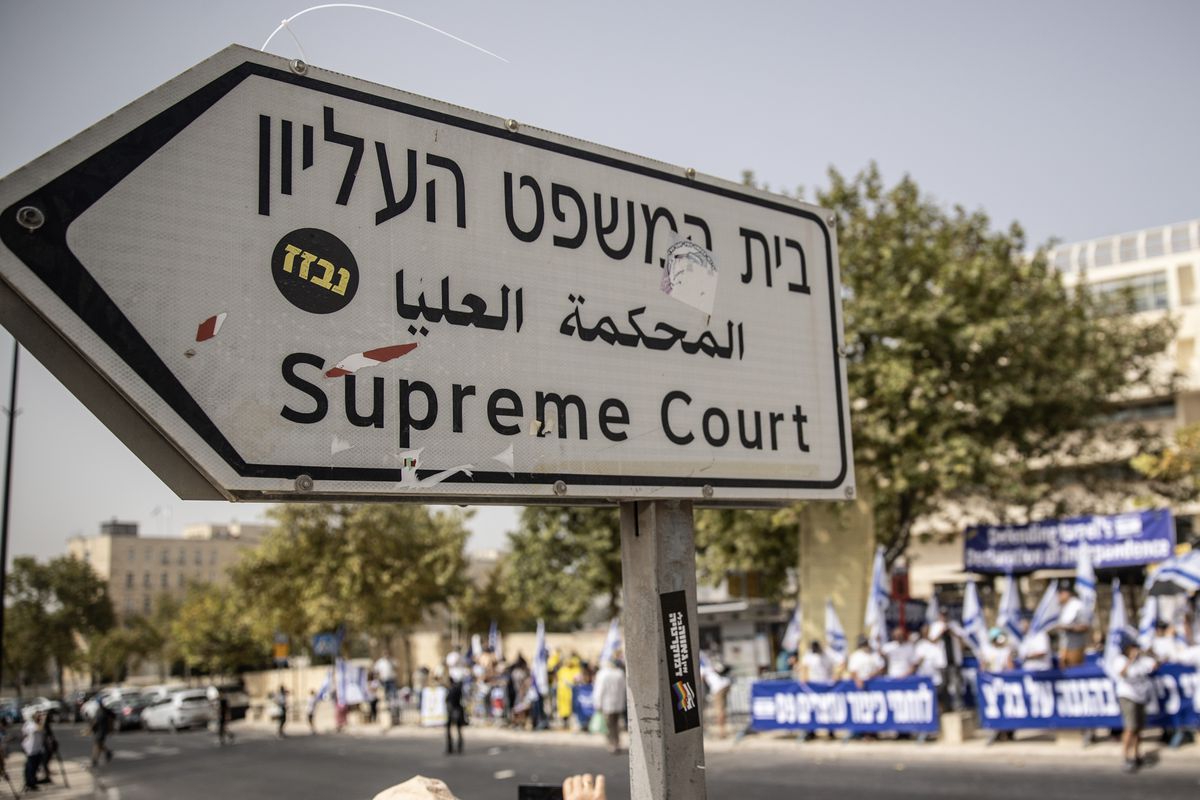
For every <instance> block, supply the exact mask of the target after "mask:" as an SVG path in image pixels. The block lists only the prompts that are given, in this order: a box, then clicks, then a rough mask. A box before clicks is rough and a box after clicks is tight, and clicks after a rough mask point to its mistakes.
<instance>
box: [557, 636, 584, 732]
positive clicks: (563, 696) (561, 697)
mask: <svg viewBox="0 0 1200 800" xmlns="http://www.w3.org/2000/svg"><path fill="white" fill-rule="evenodd" d="M582 674H583V664H582V662H581V661H580V660H579V654H578V653H575V652H573V651H572V653H571V655H570V656H568V657H567V659H566V660H565V661H564V662H563V663H562V664H561V665H560V666H559V668H558V686H557V700H558V702H557V705H558V718H559V719H560V720H561V721H562V726H563V728H564V729H567V728H570V727H571V710H572V709H571V705H572V703H573V702H574V699H575V681H576V680H577V679H578V678H579V676H580V675H582Z"/></svg>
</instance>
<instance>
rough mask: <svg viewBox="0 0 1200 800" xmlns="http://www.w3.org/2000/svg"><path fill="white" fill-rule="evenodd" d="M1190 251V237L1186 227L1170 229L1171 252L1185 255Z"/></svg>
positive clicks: (1177, 226) (1180, 226)
mask: <svg viewBox="0 0 1200 800" xmlns="http://www.w3.org/2000/svg"><path fill="white" fill-rule="evenodd" d="M1191 249H1192V235H1191V231H1189V230H1188V226H1187V225H1186V224H1184V225H1176V226H1175V227H1173V228H1171V252H1172V253H1186V252H1187V251H1189V250H1191Z"/></svg>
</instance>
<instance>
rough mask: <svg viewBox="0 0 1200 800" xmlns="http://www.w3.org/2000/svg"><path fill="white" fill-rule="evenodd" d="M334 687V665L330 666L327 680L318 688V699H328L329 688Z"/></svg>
mask: <svg viewBox="0 0 1200 800" xmlns="http://www.w3.org/2000/svg"><path fill="white" fill-rule="evenodd" d="M332 688H333V667H330V668H329V674H328V675H326V676H325V681H324V682H323V683H322V684H321V688H320V689H318V690H317V699H318V700H328V699H329V690H330V689H332Z"/></svg>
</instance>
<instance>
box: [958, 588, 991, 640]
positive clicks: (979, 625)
mask: <svg viewBox="0 0 1200 800" xmlns="http://www.w3.org/2000/svg"><path fill="white" fill-rule="evenodd" d="M962 629H963V634H964V636H965V638H966V640H967V644H969V645H970V646H971V649H972V650H974V651H975V652H976V653H979V652H980V648H981V647H982V646H983V643H984V642H985V641H987V624H986V623H984V621H983V609H982V608H980V606H979V591H978V590H977V589H976V588H975V581H967V589H966V592H964V594H963V607H962Z"/></svg>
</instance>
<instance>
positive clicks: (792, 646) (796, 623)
mask: <svg viewBox="0 0 1200 800" xmlns="http://www.w3.org/2000/svg"><path fill="white" fill-rule="evenodd" d="M801 635H802V630H801V627H800V603H799V602H797V603H796V610H795V611H793V612H792V618H791V619H790V620H788V624H787V630H785V631H784V632H783V641H781V642H780V643H779V646H780V647H782V648H783V649H784V650H786V651H787V652H789V653H797V652H799V651H800V637H801Z"/></svg>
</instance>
